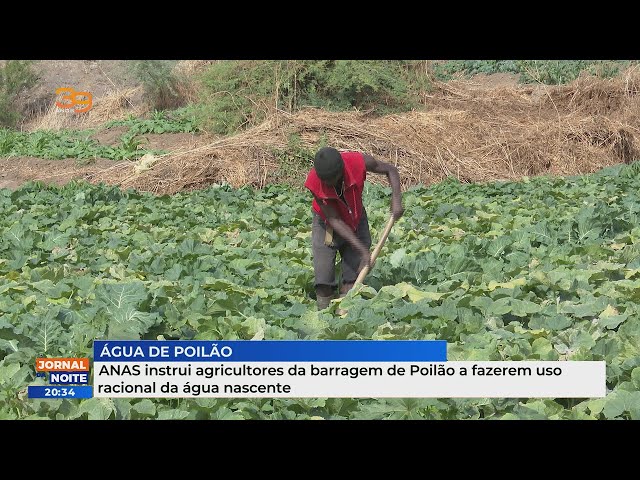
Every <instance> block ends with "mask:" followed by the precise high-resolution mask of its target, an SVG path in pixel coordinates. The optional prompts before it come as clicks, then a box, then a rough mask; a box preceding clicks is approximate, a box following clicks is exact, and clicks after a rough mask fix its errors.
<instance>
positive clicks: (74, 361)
mask: <svg viewBox="0 0 640 480" xmlns="http://www.w3.org/2000/svg"><path fill="white" fill-rule="evenodd" d="M89 368H90V367H89V359H88V358H36V377H40V378H45V379H46V378H47V374H48V376H49V381H48V383H49V385H44V386H43V385H30V386H29V388H28V397H29V398H91V397H93V387H91V386H90V385H88V384H89V374H90V371H89Z"/></svg>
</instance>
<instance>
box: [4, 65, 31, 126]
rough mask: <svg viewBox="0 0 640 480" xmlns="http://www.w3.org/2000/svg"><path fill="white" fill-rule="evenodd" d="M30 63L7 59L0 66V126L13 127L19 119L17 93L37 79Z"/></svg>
mask: <svg viewBox="0 0 640 480" xmlns="http://www.w3.org/2000/svg"><path fill="white" fill-rule="evenodd" d="M32 63H33V61H31V60H7V62H6V63H5V65H4V66H3V67H0V126H3V127H9V128H14V127H15V126H16V124H17V123H18V121H19V120H20V113H19V112H20V110H19V108H18V105H17V104H16V102H17V98H18V95H19V94H20V93H21V92H22V91H23V90H26V89H28V88H31V87H33V86H34V85H35V84H36V83H37V81H38V76H37V75H36V73H35V72H34V71H33V70H32V67H31V66H32Z"/></svg>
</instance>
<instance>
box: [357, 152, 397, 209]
mask: <svg viewBox="0 0 640 480" xmlns="http://www.w3.org/2000/svg"><path fill="white" fill-rule="evenodd" d="M363 156H364V164H365V166H366V168H367V172H373V173H380V174H383V175H386V176H387V178H388V179H389V185H391V213H392V214H393V218H394V219H396V220H398V219H399V218H400V217H401V216H402V214H403V213H404V208H403V207H402V189H401V187H400V174H399V173H398V169H397V168H396V167H395V166H393V165H391V164H390V163H386V162H381V161H380V160H376V159H375V158H373V157H372V156H371V155H368V154H366V153H365V154H364V155H363Z"/></svg>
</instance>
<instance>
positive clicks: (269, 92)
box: [196, 60, 429, 134]
mask: <svg viewBox="0 0 640 480" xmlns="http://www.w3.org/2000/svg"><path fill="white" fill-rule="evenodd" d="M420 63H423V62H411V61H386V60H358V61H356V60H280V61H246V60H245V61H220V62H216V63H214V64H212V65H211V66H210V67H209V68H208V69H207V70H206V71H205V72H204V73H203V74H202V75H201V77H200V86H201V88H200V101H199V104H198V106H197V107H196V112H197V113H196V115H197V118H198V121H199V123H200V125H201V127H202V128H203V129H205V130H208V131H212V132H214V133H219V134H230V133H233V132H235V131H236V130H237V129H239V128H242V127H246V126H251V125H255V124H256V123H259V122H260V121H262V120H264V118H265V117H266V116H267V114H268V113H269V112H270V111H273V110H274V109H276V108H278V109H281V110H285V111H288V112H294V111H296V110H298V109H300V108H303V107H309V106H310V107H320V108H325V109H328V110H351V109H354V108H355V109H360V110H368V109H371V110H372V111H375V112H376V113H388V112H398V111H406V110H410V109H412V108H414V107H416V106H417V105H418V104H419V101H420V93H421V92H422V91H424V90H425V89H428V87H429V83H428V80H427V77H426V75H425V74H424V73H422V70H421V69H420V68H417V67H419V64H420Z"/></svg>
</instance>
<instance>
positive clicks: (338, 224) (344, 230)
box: [314, 195, 371, 269]
mask: <svg viewBox="0 0 640 480" xmlns="http://www.w3.org/2000/svg"><path fill="white" fill-rule="evenodd" d="M314 197H315V199H316V202H317V203H318V205H320V210H322V213H324V216H325V217H326V218H327V223H328V224H329V225H330V226H331V228H333V230H334V231H335V232H336V233H337V234H338V235H340V236H341V237H342V238H344V239H345V240H346V241H347V242H349V244H350V245H351V246H352V247H353V248H354V249H356V250H357V251H358V252H360V255H361V256H362V260H361V262H360V267H359V268H360V269H362V267H364V266H365V265H369V263H370V261H371V254H370V253H369V249H368V248H367V247H366V246H365V245H364V243H362V242H361V241H360V240H359V239H358V237H357V236H356V234H355V233H354V231H353V230H351V229H350V228H349V226H348V225H347V224H346V223H344V221H343V220H342V219H341V218H340V215H338V212H336V210H335V209H334V208H333V207H332V206H331V205H325V204H324V203H322V201H321V200H320V199H319V198H318V197H316V196H315V195H314Z"/></svg>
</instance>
